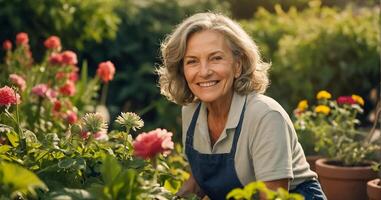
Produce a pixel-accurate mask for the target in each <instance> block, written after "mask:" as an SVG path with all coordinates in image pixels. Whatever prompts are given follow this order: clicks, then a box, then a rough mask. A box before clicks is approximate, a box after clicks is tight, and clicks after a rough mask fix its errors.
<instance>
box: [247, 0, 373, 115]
mask: <svg viewBox="0 0 381 200" xmlns="http://www.w3.org/2000/svg"><path fill="white" fill-rule="evenodd" d="M275 11H276V12H275V13H270V12H269V11H266V10H265V9H259V10H258V12H257V13H256V15H255V17H254V18H252V19H250V20H246V21H242V25H243V26H244V27H245V29H246V30H247V31H248V32H249V34H250V35H251V36H252V37H253V38H254V40H255V41H257V42H258V46H259V48H260V49H261V50H262V52H263V54H264V57H265V60H267V61H271V62H272V68H271V72H270V77H271V81H272V84H271V86H270V88H269V90H268V94H269V95H270V96H272V97H274V98H275V99H277V100H279V101H280V103H281V104H282V105H283V106H284V107H285V108H286V110H287V111H291V109H292V108H293V107H294V104H295V102H298V100H299V98H300V97H301V96H303V97H306V98H307V99H312V98H313V94H314V93H315V92H317V91H318V90H320V89H322V88H329V90H330V91H332V92H333V93H337V94H346V93H349V92H355V93H357V94H360V95H362V96H366V95H368V94H369V92H370V90H371V89H372V88H375V87H376V86H377V85H378V79H379V77H378V65H379V55H378V52H379V47H378V44H379V32H378V31H379V30H378V29H376V28H374V27H378V26H379V14H378V11H377V9H376V8H357V7H350V6H348V7H346V8H345V9H343V10H337V9H335V8H329V7H322V6H321V5H320V1H311V2H310V3H309V8H307V9H304V10H302V11H298V10H297V9H296V8H294V7H291V8H290V9H289V10H288V11H284V10H283V9H282V8H281V7H280V6H279V5H278V6H276V7H275Z"/></svg>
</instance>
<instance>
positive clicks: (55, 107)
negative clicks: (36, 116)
mask: <svg viewBox="0 0 381 200" xmlns="http://www.w3.org/2000/svg"><path fill="white" fill-rule="evenodd" d="M61 107H62V104H61V102H60V101H58V100H56V101H54V103H53V111H54V112H59V111H60V110H61Z"/></svg>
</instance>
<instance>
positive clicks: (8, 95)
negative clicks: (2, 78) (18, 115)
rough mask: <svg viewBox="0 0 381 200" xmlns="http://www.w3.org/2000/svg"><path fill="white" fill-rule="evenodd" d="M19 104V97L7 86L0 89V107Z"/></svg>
mask: <svg viewBox="0 0 381 200" xmlns="http://www.w3.org/2000/svg"><path fill="white" fill-rule="evenodd" d="M20 102H21V101H20V95H19V94H17V93H16V92H15V91H14V90H13V89H12V88H10V87H8V86H4V87H2V88H0V106H10V105H12V104H19V103H20Z"/></svg>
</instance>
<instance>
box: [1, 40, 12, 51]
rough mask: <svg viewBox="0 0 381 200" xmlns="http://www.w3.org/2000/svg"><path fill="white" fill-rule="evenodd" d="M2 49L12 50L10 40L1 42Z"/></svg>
mask: <svg viewBox="0 0 381 200" xmlns="http://www.w3.org/2000/svg"><path fill="white" fill-rule="evenodd" d="M3 49H4V50H6V51H7V50H11V49H12V42H11V41H10V40H5V41H4V42H3Z"/></svg>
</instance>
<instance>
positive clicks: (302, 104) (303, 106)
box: [297, 100, 308, 111]
mask: <svg viewBox="0 0 381 200" xmlns="http://www.w3.org/2000/svg"><path fill="white" fill-rule="evenodd" d="M307 108H308V101H307V100H302V101H299V103H298V108H297V109H298V110H299V111H305V110H306V109H307Z"/></svg>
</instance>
